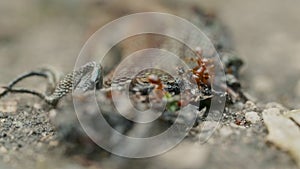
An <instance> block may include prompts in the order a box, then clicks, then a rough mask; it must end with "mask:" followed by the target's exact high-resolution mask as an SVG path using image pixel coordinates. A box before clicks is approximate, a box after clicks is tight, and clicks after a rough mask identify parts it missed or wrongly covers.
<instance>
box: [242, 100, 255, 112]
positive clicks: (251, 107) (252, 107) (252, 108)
mask: <svg viewBox="0 0 300 169" xmlns="http://www.w3.org/2000/svg"><path fill="white" fill-rule="evenodd" d="M244 108H245V110H247V111H255V110H256V109H257V106H256V105H255V103H253V102H252V101H247V102H246V103H245V105H244Z"/></svg>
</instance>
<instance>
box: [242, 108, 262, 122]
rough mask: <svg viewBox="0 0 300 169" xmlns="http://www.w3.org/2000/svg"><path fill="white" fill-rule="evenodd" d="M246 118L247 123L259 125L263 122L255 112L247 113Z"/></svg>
mask: <svg viewBox="0 0 300 169" xmlns="http://www.w3.org/2000/svg"><path fill="white" fill-rule="evenodd" d="M245 118H246V121H247V122H250V123H252V124H254V123H257V122H259V121H260V120H261V118H260V117H259V115H258V114H257V112H254V111H250V112H247V113H246V114H245Z"/></svg>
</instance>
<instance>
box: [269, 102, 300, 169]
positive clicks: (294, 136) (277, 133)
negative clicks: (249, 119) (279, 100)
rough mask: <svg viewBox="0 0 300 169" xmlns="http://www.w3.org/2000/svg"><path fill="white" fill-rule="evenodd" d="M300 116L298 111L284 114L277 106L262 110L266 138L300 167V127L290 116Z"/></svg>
mask: <svg viewBox="0 0 300 169" xmlns="http://www.w3.org/2000/svg"><path fill="white" fill-rule="evenodd" d="M299 116H300V111H291V112H287V113H286V114H282V113H280V112H279V109H277V108H271V109H267V110H266V111H263V120H264V124H265V125H266V126H267V128H268V131H269V134H268V135H267V138H266V140H267V141H268V142H270V143H272V144H274V145H275V146H276V147H278V148H280V149H281V150H283V151H286V152H288V153H289V154H290V155H291V157H292V158H293V159H294V160H295V161H296V163H297V164H298V166H299V167H300V144H299V143H300V128H299V124H296V123H295V122H294V121H293V120H292V119H291V118H290V117H296V118H297V119H298V117H299Z"/></svg>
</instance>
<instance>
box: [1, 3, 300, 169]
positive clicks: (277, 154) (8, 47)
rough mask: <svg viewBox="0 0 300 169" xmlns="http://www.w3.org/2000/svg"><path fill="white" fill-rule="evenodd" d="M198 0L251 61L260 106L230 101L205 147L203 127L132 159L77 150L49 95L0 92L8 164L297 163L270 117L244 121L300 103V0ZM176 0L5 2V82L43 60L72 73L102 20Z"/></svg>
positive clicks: (249, 79)
mask: <svg viewBox="0 0 300 169" xmlns="http://www.w3.org/2000/svg"><path fill="white" fill-rule="evenodd" d="M190 1H192V2H194V3H197V4H199V5H200V6H203V7H204V8H206V9H209V10H214V11H216V13H217V15H218V16H219V18H220V19H221V20H222V21H223V23H224V24H225V25H226V26H227V27H228V29H229V30H230V33H231V34H232V37H233V40H234V43H235V50H236V53H238V54H239V55H240V56H241V57H242V58H243V59H244V60H245V63H246V66H245V67H244V68H243V71H242V83H243V86H244V88H245V90H246V91H247V92H248V93H250V95H252V96H253V98H254V100H255V104H251V103H248V104H246V105H245V104H239V105H235V106H232V107H230V108H228V109H226V111H225V112H224V113H225V115H224V118H223V120H222V122H221V124H220V126H219V127H218V129H217V131H216V132H214V134H213V136H212V137H211V138H210V139H209V140H208V141H207V142H206V143H205V144H201V146H200V148H198V149H197V151H196V150H194V149H195V148H194V147H193V146H195V143H197V136H198V135H197V130H196V131H195V133H194V136H191V137H188V138H187V139H186V140H185V141H184V142H183V143H182V144H180V145H179V146H177V147H176V148H175V149H174V150H172V151H171V152H169V153H166V154H163V155H161V156H157V157H153V158H148V159H142V160H129V159H125V158H121V157H117V156H113V155H112V156H109V155H108V154H105V153H104V155H103V154H101V155H99V154H98V156H100V157H101V158H99V159H97V158H98V156H96V157H93V158H91V157H86V156H85V155H81V154H80V153H78V152H77V153H69V151H68V148H69V147H70V145H67V143H64V142H61V141H60V140H59V139H58V137H59V135H58V133H57V132H56V129H55V127H54V126H53V125H52V124H53V123H51V121H50V117H51V116H52V113H53V111H49V109H48V108H47V106H45V104H44V103H43V101H41V100H39V99H37V98H35V97H32V96H28V95H13V96H12V95H9V96H8V97H6V98H5V99H3V100H0V158H1V160H0V168H1V169H2V168H3V169H6V168H16V169H18V168H38V169H52V168H62V169H68V168H79V169H81V168H83V169H85V168H142V167H143V168H149V169H150V168H180V166H181V164H182V165H183V166H189V167H188V168H231V169H232V168H249V169H250V168H264V169H265V168H268V169H283V168H288V169H294V168H295V169H296V168H297V165H296V163H295V162H294V161H293V159H292V158H291V156H290V155H289V154H287V153H286V152H283V151H281V150H279V149H277V148H276V147H275V146H273V145H272V144H269V143H267V142H266V141H265V137H266V135H267V128H266V127H265V125H264V124H263V121H262V120H260V121H258V122H257V123H255V124H251V123H249V122H246V121H245V113H246V112H249V111H255V112H257V114H258V115H259V117H260V119H261V118H262V115H261V113H262V111H263V110H264V109H265V105H266V104H267V103H269V102H273V101H276V102H279V103H280V104H281V105H283V106H284V107H287V109H296V108H300V104H299V101H300V79H299V75H298V72H299V71H300V67H299V66H298V63H300V57H299V56H297V55H299V54H300V34H299V33H298V31H299V30H300V18H299V16H300V13H299V7H300V1H292V0H287V1H284V2H283V1H280V0H263V1H261V0H253V1H245V0H243V1H240V0H226V1H225V0H222V1H219V0H211V1H209V2H208V1H204V0H198V1H193V0H190ZM145 4H147V5H145ZM173 5H174V6H176V2H175V1H163V2H158V1H151V2H148V1H147V2H146V1H145V3H143V2H142V1H134V0H129V1H128V3H126V4H121V2H120V1H117V2H116V1H112V2H111V3H108V1H105V0H103V1H101V0H99V1H98V0H87V1H76V2H74V3H71V2H69V1H67V0H65V1H64V0H63V1H60V0H54V1H51V2H50V1H49V2H48V1H36V0H27V1H20V2H16V1H8V0H3V1H0V72H1V77H0V86H2V85H5V84H7V83H8V82H9V81H10V80H12V79H13V78H14V77H16V76H17V75H19V74H21V73H23V72H26V71H28V70H32V69H34V68H37V67H41V66H45V65H46V66H49V65H50V66H51V67H54V68H55V69H57V70H58V71H61V72H69V71H70V70H72V68H73V66H74V63H75V61H76V57H77V56H78V53H79V51H80V49H81V47H82V46H83V44H84V42H85V41H86V40H87V39H88V38H89V36H91V35H92V33H94V32H95V31H96V30H97V29H98V28H100V27H101V26H102V25H103V24H105V23H107V22H109V21H111V20H113V19H115V18H118V17H119V16H122V15H123V13H127V12H128V11H133V12H143V11H161V12H169V13H174V14H176V11H172V6H173ZM166 6H167V7H166ZM297 75H298V76H297ZM22 86H25V87H29V88H35V89H39V90H41V91H42V90H44V86H45V84H44V83H41V80H40V79H33V80H32V81H28V80H27V81H26V82H25V83H24V84H22ZM269 106H270V104H269ZM273 107H278V108H280V106H278V105H273ZM280 109H281V108H280ZM237 119H238V122H237ZM207 123H210V124H209V125H211V126H215V125H216V124H215V123H214V122H212V121H208V122H207ZM237 123H238V125H237ZM240 123H241V124H242V125H240ZM71 146H72V145H71ZM191 146H192V147H193V148H192V149H191ZM196 146H199V145H198V144H197V145H196ZM73 148H74V147H73ZM75 149H76V147H75ZM178 153H179V154H182V156H178ZM185 163H188V164H187V165H184V164H185Z"/></svg>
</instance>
